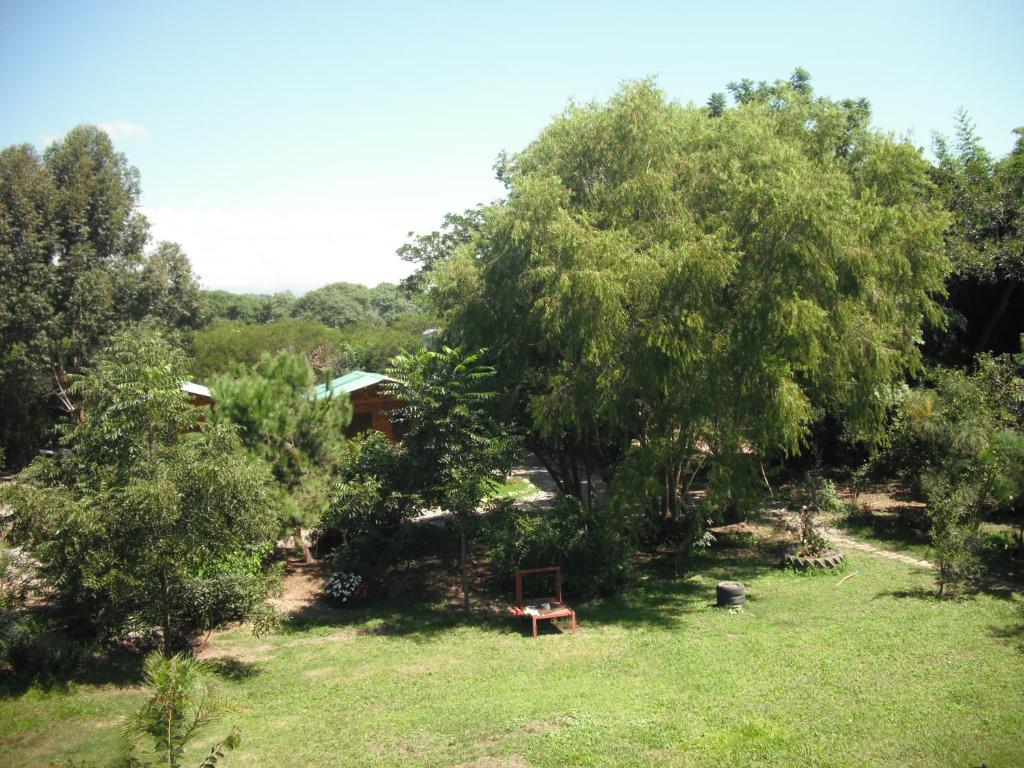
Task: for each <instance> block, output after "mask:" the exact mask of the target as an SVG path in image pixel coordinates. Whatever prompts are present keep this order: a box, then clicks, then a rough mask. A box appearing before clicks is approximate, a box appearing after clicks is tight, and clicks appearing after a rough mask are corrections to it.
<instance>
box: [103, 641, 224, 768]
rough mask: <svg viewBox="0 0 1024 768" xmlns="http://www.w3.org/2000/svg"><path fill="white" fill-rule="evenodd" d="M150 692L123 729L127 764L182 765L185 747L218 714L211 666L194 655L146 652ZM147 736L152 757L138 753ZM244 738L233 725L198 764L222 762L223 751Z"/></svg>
mask: <svg viewBox="0 0 1024 768" xmlns="http://www.w3.org/2000/svg"><path fill="white" fill-rule="evenodd" d="M143 673H144V678H145V684H146V687H147V688H148V689H149V692H150V697H149V699H147V700H146V702H145V703H144V704H143V705H142V707H141V708H140V709H139V710H138V711H137V712H136V713H135V714H134V715H132V716H131V717H130V718H129V719H128V720H127V721H126V722H125V723H124V726H123V728H122V737H123V740H124V749H125V755H126V757H127V759H128V763H129V765H132V766H139V768H145V767H147V766H152V767H153V768H156V766H165V767H166V768H180V766H181V765H182V760H183V759H184V756H185V749H186V747H188V745H189V743H190V742H192V741H193V740H194V739H195V738H196V737H197V736H198V735H199V733H200V732H201V731H202V730H203V729H204V728H206V727H208V726H209V725H211V724H213V723H214V722H216V721H217V720H218V719H219V717H220V710H221V706H220V704H219V702H218V701H217V700H216V699H214V698H212V696H211V693H210V690H209V687H208V685H207V679H208V678H209V668H208V667H207V666H206V665H205V664H203V662H201V661H197V660H196V659H194V658H192V657H191V656H186V655H184V654H175V655H173V656H171V657H170V658H165V657H163V656H161V655H160V654H159V653H152V654H150V655H149V656H147V657H146V661H145V665H144V668H143ZM142 741H145V742H146V743H147V745H148V746H149V747H150V749H149V750H143V753H144V754H145V752H146V751H149V752H151V754H152V755H153V756H154V757H155V759H154V760H147V761H139V760H138V759H136V758H135V752H136V749H137V748H138V745H139V742H142ZM240 743H241V739H240V737H239V733H238V729H237V728H234V729H232V730H231V733H230V734H228V736H227V737H226V738H225V739H223V740H222V741H220V742H218V743H217V744H215V745H214V746H213V747H211V749H210V753H209V755H207V757H206V758H205V759H204V760H203V762H202V763H200V764H199V768H210V767H211V766H215V765H218V764H219V763H220V760H221V759H222V758H223V757H224V753H225V752H227V751H231V750H233V749H235V748H237V747H238V745H239V744H240Z"/></svg>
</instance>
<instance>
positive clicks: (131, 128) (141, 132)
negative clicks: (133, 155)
mask: <svg viewBox="0 0 1024 768" xmlns="http://www.w3.org/2000/svg"><path fill="white" fill-rule="evenodd" d="M96 127H97V128H99V129H100V130H101V131H103V132H104V133H106V134H107V135H108V136H109V137H110V138H111V139H113V140H114V141H120V140H122V139H146V138H149V130H148V129H147V128H146V127H145V126H143V125H139V124H138V123H129V122H126V121H114V122H112V123H97V124H96Z"/></svg>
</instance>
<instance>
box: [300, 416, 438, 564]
mask: <svg viewBox="0 0 1024 768" xmlns="http://www.w3.org/2000/svg"><path fill="white" fill-rule="evenodd" d="M346 450H347V452H346V455H345V457H344V459H343V460H342V462H341V465H340V467H339V469H338V475H337V482H336V484H335V490H334V498H333V499H332V501H331V508H330V511H329V512H328V513H327V515H326V516H325V517H324V519H323V521H322V522H321V524H320V526H319V527H318V528H317V530H316V531H315V532H314V538H315V541H316V545H317V548H318V549H320V550H321V551H324V550H327V551H332V555H331V558H332V567H333V568H334V570H335V571H340V572H346V573H352V572H354V573H357V574H360V575H362V576H364V577H367V576H371V575H382V574H383V572H384V571H385V570H387V569H388V568H389V567H390V566H391V565H393V564H394V563H395V562H396V561H397V559H398V557H399V549H400V534H401V531H402V524H403V523H404V522H405V521H406V520H408V519H409V518H410V517H411V516H412V515H414V514H415V512H416V509H417V508H418V504H419V499H418V496H417V494H416V493H415V492H414V491H413V488H412V487H411V486H412V471H411V468H410V463H409V457H408V454H407V452H406V450H405V448H404V447H403V446H402V445H401V444H396V443H392V442H391V441H390V440H388V438H387V437H386V436H385V435H383V434H381V433H380V432H373V431H371V432H367V433H366V434H365V435H363V436H361V437H359V438H356V439H355V440H353V441H351V442H350V443H348V444H347V445H346Z"/></svg>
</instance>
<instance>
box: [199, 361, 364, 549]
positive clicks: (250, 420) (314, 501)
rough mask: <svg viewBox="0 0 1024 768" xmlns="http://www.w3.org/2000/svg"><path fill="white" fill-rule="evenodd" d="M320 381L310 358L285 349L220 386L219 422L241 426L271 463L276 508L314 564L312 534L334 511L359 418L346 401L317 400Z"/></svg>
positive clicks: (227, 377)
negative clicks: (335, 484)
mask: <svg viewBox="0 0 1024 768" xmlns="http://www.w3.org/2000/svg"><path fill="white" fill-rule="evenodd" d="M315 383H316V377H315V376H314V374H313V369H312V368H310V367H309V363H307V362H306V360H305V359H304V358H302V357H300V356H298V355H292V354H288V353H286V352H282V353H279V354H277V355H273V356H271V355H269V354H264V355H263V356H262V357H261V358H260V361H259V363H257V364H256V365H255V366H253V367H252V368H251V369H248V370H246V369H237V370H236V371H235V373H234V374H228V375H225V376H221V377H219V378H217V379H216V380H215V381H214V384H213V392H214V395H215V396H216V398H217V408H216V410H215V413H214V416H213V419H214V421H215V422H217V423H229V424H231V425H232V426H234V427H235V428H237V430H238V433H239V436H240V437H241V439H242V442H243V443H244V444H245V446H246V447H247V448H248V449H249V450H250V451H251V452H252V453H253V454H254V455H256V456H259V457H260V458H262V459H264V460H266V461H267V462H268V463H269V464H270V466H271V469H272V471H273V473H274V478H275V480H276V481H277V492H276V493H275V495H274V507H275V511H276V512H277V515H278V519H279V521H280V524H281V527H282V529H283V530H287V531H290V532H292V533H294V535H295V539H296V541H297V542H298V545H299V547H300V548H301V550H302V556H303V558H304V559H305V561H306V562H307V563H311V562H313V557H312V555H311V554H310V551H309V546H308V545H307V544H306V540H305V530H306V529H308V528H310V527H312V526H314V525H316V524H317V523H318V522H319V521H320V519H321V518H322V517H323V515H324V513H326V512H327V509H328V507H329V504H330V497H331V493H330V482H331V474H332V471H333V469H334V468H335V467H336V465H337V464H338V462H339V461H340V460H341V458H342V449H343V445H344V440H345V436H344V431H345V427H346V426H348V423H349V421H350V420H351V418H352V408H351V406H350V405H349V402H348V398H347V397H326V398H323V399H317V398H314V397H313V396H312V391H313V386H314V384H315Z"/></svg>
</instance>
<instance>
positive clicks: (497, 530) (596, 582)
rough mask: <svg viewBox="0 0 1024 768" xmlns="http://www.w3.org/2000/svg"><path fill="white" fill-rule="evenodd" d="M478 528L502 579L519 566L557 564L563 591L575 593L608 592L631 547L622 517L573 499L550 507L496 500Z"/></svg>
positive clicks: (619, 577)
mask: <svg viewBox="0 0 1024 768" xmlns="http://www.w3.org/2000/svg"><path fill="white" fill-rule="evenodd" d="M483 529H484V538H485V542H486V546H487V553H488V555H489V556H490V558H491V561H492V563H493V565H494V568H495V570H496V571H497V572H498V574H499V575H500V576H501V577H502V579H503V580H506V581H508V580H511V578H512V576H513V575H514V574H515V572H516V571H517V570H520V569H525V568H539V567H543V566H549V565H559V566H561V567H562V576H563V580H564V585H565V589H566V590H567V591H569V592H572V593H573V594H576V595H580V596H590V595H595V594H609V593H611V592H613V591H614V590H615V589H616V588H617V587H618V586H620V585H621V584H622V583H623V581H624V580H625V579H626V575H627V572H628V566H629V561H630V558H631V557H632V555H633V554H634V552H635V551H636V548H635V543H634V540H633V536H632V534H631V533H630V531H628V530H627V528H626V525H625V521H624V519H623V517H622V516H621V515H619V514H618V513H616V512H614V511H613V510H612V509H610V508H607V507H597V508H590V507H588V506H587V505H585V504H583V503H581V502H580V501H579V500H578V499H575V498H573V497H565V498H563V499H561V500H560V501H559V502H558V503H557V504H556V505H555V506H553V507H551V508H541V507H525V508H520V507H517V506H516V505H515V504H514V503H513V502H512V501H511V500H509V499H499V500H496V501H494V502H492V503H491V511H490V514H489V515H487V516H486V517H485V518H484V523H483Z"/></svg>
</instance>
